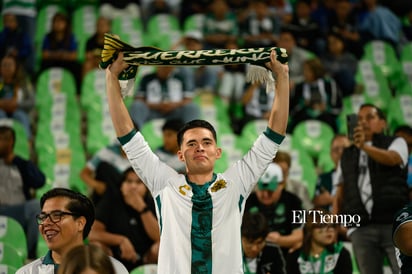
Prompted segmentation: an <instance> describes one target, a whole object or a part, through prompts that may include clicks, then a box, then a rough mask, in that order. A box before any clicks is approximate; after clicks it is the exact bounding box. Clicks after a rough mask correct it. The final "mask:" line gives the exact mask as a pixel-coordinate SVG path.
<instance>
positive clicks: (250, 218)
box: [241, 211, 269, 241]
mask: <svg viewBox="0 0 412 274" xmlns="http://www.w3.org/2000/svg"><path fill="white" fill-rule="evenodd" d="M241 232H242V237H245V238H246V239H248V240H252V241H255V240H258V239H262V238H263V239H265V238H266V236H267V235H268V234H269V225H268V222H267V220H266V217H265V216H264V215H263V214H262V213H260V212H248V211H246V212H245V213H244V215H243V219H242V228H241Z"/></svg>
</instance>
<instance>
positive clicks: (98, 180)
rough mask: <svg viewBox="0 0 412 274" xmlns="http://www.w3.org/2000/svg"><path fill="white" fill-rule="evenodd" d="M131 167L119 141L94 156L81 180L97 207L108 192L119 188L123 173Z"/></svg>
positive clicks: (87, 164)
mask: <svg viewBox="0 0 412 274" xmlns="http://www.w3.org/2000/svg"><path fill="white" fill-rule="evenodd" d="M129 167H130V162H129V160H128V159H127V157H126V154H125V153H124V151H123V148H122V147H121V145H120V143H118V141H115V143H114V144H111V145H108V146H106V147H104V148H102V149H101V150H99V151H98V152H97V153H96V154H95V155H93V157H92V158H91V159H90V160H89V161H88V162H87V163H86V166H85V167H84V168H83V169H82V170H81V171H80V178H81V179H82V180H83V182H85V183H86V184H87V186H88V187H89V189H90V192H91V199H92V201H93V203H94V204H95V205H96V204H97V203H98V202H99V201H100V199H101V197H103V194H104V193H105V192H106V191H107V190H109V191H112V190H113V189H117V188H118V185H117V183H118V182H119V181H120V178H121V174H122V172H123V171H125V170H126V169H127V168H129Z"/></svg>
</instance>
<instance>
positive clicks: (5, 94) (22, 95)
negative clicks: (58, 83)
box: [0, 56, 34, 141]
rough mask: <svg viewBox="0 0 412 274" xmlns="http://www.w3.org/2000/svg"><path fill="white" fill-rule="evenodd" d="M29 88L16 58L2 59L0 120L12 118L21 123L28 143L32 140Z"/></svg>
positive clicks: (32, 101) (32, 104)
mask: <svg viewBox="0 0 412 274" xmlns="http://www.w3.org/2000/svg"><path fill="white" fill-rule="evenodd" d="M31 88H32V86H31V84H30V82H29V81H28V79H27V78H24V77H23V74H22V70H21V68H20V64H19V63H18V61H17V60H16V58H15V57H13V56H5V57H3V58H2V59H1V62H0V119H1V118H13V119H14V120H16V121H18V122H19V123H21V124H22V126H23V127H24V129H25V131H26V133H27V138H28V140H29V141H31V140H32V132H31V122H30V117H29V113H30V111H31V110H32V108H33V106H34V98H33V92H32V90H31Z"/></svg>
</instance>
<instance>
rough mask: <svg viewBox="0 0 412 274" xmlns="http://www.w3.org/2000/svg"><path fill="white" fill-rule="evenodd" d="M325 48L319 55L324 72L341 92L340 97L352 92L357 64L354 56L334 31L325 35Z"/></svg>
mask: <svg viewBox="0 0 412 274" xmlns="http://www.w3.org/2000/svg"><path fill="white" fill-rule="evenodd" d="M327 41H328V44H327V50H326V52H325V54H323V55H322V56H321V61H322V64H323V67H324V68H325V71H326V73H327V74H328V75H329V76H331V77H332V78H333V79H334V80H335V81H336V84H337V85H338V86H339V89H340V90H341V92H342V97H346V96H349V95H351V94H353V92H354V90H355V74H356V70H357V66H358V60H357V59H356V57H355V56H354V55H353V54H351V53H350V52H348V51H347V49H346V45H345V40H344V39H343V37H342V36H341V35H340V34H338V33H335V32H331V33H329V34H328V36H327Z"/></svg>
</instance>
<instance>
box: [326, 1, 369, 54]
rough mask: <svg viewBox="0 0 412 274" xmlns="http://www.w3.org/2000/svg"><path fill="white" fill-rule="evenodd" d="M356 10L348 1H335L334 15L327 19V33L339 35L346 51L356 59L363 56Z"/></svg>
mask: <svg viewBox="0 0 412 274" xmlns="http://www.w3.org/2000/svg"><path fill="white" fill-rule="evenodd" d="M355 11H356V9H355V8H354V4H353V3H351V1H350V0H336V4H335V9H334V13H332V14H331V18H329V29H328V32H336V33H339V34H340V35H341V36H342V37H343V39H344V41H345V44H346V46H347V50H348V51H349V52H350V53H352V54H354V55H355V56H356V57H357V58H358V59H359V58H361V57H362V54H363V48H362V47H363V44H362V41H361V37H360V34H359V32H358V24H357V21H356V16H355V14H356V12H355Z"/></svg>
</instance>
